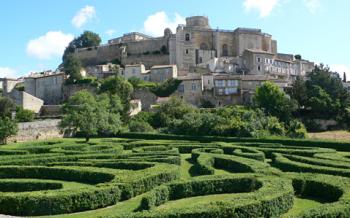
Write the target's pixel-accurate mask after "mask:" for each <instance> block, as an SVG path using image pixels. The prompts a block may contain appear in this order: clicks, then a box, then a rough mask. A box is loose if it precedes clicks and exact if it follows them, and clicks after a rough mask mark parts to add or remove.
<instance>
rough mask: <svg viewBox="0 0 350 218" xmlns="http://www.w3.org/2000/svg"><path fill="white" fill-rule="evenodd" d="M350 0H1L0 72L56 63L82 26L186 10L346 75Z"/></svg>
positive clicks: (119, 28) (154, 19) (153, 24)
mask: <svg viewBox="0 0 350 218" xmlns="http://www.w3.org/2000/svg"><path fill="white" fill-rule="evenodd" d="M349 8H350V1H349V0H337V1H334V0H216V1H212V0H137V1H120V0H74V1H72V0H50V1H48V0H25V1H23V0H1V1H0V27H1V32H0V78H1V77H20V76H25V75H28V74H29V73H30V72H38V71H43V70H50V69H51V70H55V69H56V68H57V66H58V65H59V64H60V63H61V56H62V54H63V51H64V49H65V47H66V46H67V45H68V43H69V42H70V41H71V40H72V39H73V38H74V37H77V36H79V35H80V34H81V33H82V32H83V31H84V30H90V31H93V32H96V33H98V34H99V35H100V37H101V38H102V43H107V41H108V39H111V38H116V37H118V36H121V35H123V34H124V33H128V32H133V31H138V32H143V33H146V34H149V35H152V36H160V35H162V34H163V31H164V29H165V28H166V27H169V28H171V29H172V30H173V32H175V29H176V27H177V25H178V24H183V23H185V17H189V16H197V15H204V16H208V17H209V21H210V25H211V27H212V28H214V29H216V28H220V29H227V30H234V29H235V28H237V27H249V28H259V29H262V30H263V32H266V33H269V34H271V35H272V36H273V38H274V39H276V40H277V41H278V51H279V52H280V53H291V54H301V55H302V57H303V58H304V59H308V60H311V61H314V62H316V63H324V64H326V65H328V66H330V68H331V69H332V70H334V71H337V72H338V73H341V75H342V74H343V72H346V73H347V78H350V56H349V55H348V52H349V51H350V38H349V36H350V23H349V22H350V13H349Z"/></svg>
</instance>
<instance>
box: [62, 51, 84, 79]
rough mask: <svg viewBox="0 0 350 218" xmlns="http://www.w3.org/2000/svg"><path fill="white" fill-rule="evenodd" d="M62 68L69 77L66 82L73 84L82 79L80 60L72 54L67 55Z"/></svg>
mask: <svg viewBox="0 0 350 218" xmlns="http://www.w3.org/2000/svg"><path fill="white" fill-rule="evenodd" d="M63 67H64V70H65V73H66V74H67V75H68V76H69V78H68V82H69V83H74V82H76V81H77V80H80V79H81V78H82V75H81V72H80V71H81V68H82V66H81V62H80V60H79V59H78V58H77V57H75V56H74V55H73V54H69V55H68V56H67V58H66V59H65V61H64V62H63Z"/></svg>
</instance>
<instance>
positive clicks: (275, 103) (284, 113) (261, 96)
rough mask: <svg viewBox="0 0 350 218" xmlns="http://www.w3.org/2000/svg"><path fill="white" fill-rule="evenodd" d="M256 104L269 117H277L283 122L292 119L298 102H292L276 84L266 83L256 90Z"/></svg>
mask: <svg viewBox="0 0 350 218" xmlns="http://www.w3.org/2000/svg"><path fill="white" fill-rule="evenodd" d="M254 104H255V105H256V107H258V108H261V109H263V110H264V112H265V113H266V114H267V115H269V116H275V117H277V118H279V119H280V120H282V121H287V120H289V119H290V118H291V116H292V112H294V111H295V110H296V107H297V105H296V102H295V101H294V100H291V99H290V98H289V97H288V96H287V95H286V94H285V93H284V92H283V91H282V90H281V89H280V88H279V87H278V86H277V85H276V84H274V83H272V82H265V83H264V84H263V85H262V86H260V87H258V88H257V89H256V93H255V96H254Z"/></svg>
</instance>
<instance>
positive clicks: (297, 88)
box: [288, 76, 308, 109]
mask: <svg viewBox="0 0 350 218" xmlns="http://www.w3.org/2000/svg"><path fill="white" fill-rule="evenodd" d="M288 94H289V95H290V97H291V98H292V99H294V100H296V101H297V103H298V107H299V109H302V108H304V107H305V105H306V102H307V100H308V96H307V88H306V83H305V81H304V79H303V78H302V77H300V76H298V77H297V79H296V80H295V81H294V82H293V85H292V88H291V89H290V90H289V92H288Z"/></svg>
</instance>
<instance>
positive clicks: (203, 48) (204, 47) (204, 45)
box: [200, 42, 208, 50]
mask: <svg viewBox="0 0 350 218" xmlns="http://www.w3.org/2000/svg"><path fill="white" fill-rule="evenodd" d="M200 49H201V50H208V46H207V44H205V43H204V42H202V43H201V46H200Z"/></svg>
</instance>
